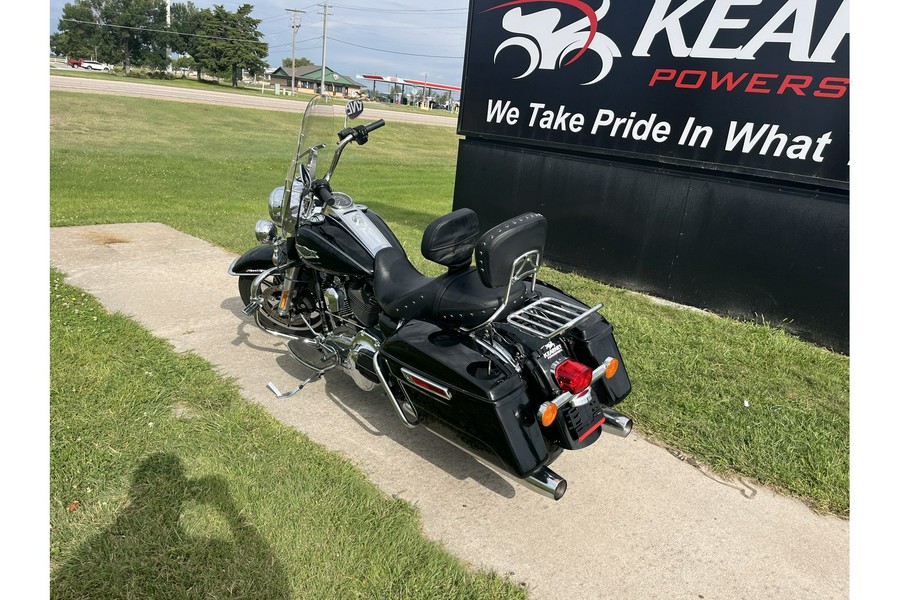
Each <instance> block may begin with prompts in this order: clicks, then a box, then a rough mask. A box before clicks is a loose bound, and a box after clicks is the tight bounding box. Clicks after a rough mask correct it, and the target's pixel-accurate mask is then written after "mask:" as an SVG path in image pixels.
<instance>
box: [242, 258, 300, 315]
mask: <svg viewBox="0 0 900 600" xmlns="http://www.w3.org/2000/svg"><path fill="white" fill-rule="evenodd" d="M299 274H300V267H299V266H293V267H289V268H288V269H287V270H286V271H285V272H284V283H283V284H282V285H281V301H280V302H279V303H278V316H279V317H281V318H283V319H289V318H290V316H291V303H290V302H291V293H292V292H293V291H294V283H296V281H297V276H298V275H299ZM250 293H251V295H252V294H253V289H252V288H251V289H250Z"/></svg>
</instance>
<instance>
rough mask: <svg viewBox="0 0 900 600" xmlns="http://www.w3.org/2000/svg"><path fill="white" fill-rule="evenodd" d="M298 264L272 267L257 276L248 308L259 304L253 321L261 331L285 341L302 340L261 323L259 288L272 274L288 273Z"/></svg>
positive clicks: (251, 290)
mask: <svg viewBox="0 0 900 600" xmlns="http://www.w3.org/2000/svg"><path fill="white" fill-rule="evenodd" d="M298 264H299V263H296V262H294V263H290V264H287V265H281V266H278V267H272V268H271V269H268V270H266V271H263V272H262V273H260V274H259V275H257V276H256V278H254V279H253V283H251V284H250V304H249V305H248V306H252V305H253V304H254V303H256V304H257V307H256V309H254V310H253V320H254V321H255V322H256V326H257V327H259V328H260V329H262V330H263V331H265V332H266V333H269V334H271V335H274V336H276V337H282V338H285V339H288V340H298V339H300V336H297V335H290V334H287V333H282V332H280V331H275V330H274V329H269V328H268V327H266V326H265V325H263V324H262V323H261V322H260V320H259V312H260V307H261V304H260V303H259V300H260V297H259V286H260V285H262V282H263V281H264V280H265V278H266V277H268V276H269V275H271V274H273V273H276V272H278V271H286V270H287V269H289V268H291V267H294V266H296V265H298ZM245 308H246V307H245ZM304 321H305V320H304ZM306 325H307V327H309V323H307V324H306ZM310 331H311V332H313V333H314V332H315V330H314V329H310Z"/></svg>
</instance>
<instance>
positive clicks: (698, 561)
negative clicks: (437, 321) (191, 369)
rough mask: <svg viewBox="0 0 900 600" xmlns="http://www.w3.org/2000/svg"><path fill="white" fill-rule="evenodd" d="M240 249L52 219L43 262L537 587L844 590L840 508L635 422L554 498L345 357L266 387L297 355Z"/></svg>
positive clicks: (480, 556)
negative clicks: (728, 473)
mask: <svg viewBox="0 0 900 600" xmlns="http://www.w3.org/2000/svg"><path fill="white" fill-rule="evenodd" d="M250 226H252V224H249V223H248V227H250ZM233 258H234V255H232V254H231V253H229V252H226V251H224V250H223V249H221V248H218V247H215V246H212V245H210V244H208V243H206V242H204V241H201V240H198V239H196V238H193V237H190V236H188V235H185V234H183V233H180V232H178V231H175V230H173V229H171V228H169V227H167V226H164V225H160V224H156V223H141V224H125V225H98V226H87V227H70V228H57V229H52V230H51V233H50V260H51V263H52V265H53V266H55V267H56V268H58V269H60V270H62V271H63V272H65V273H66V274H67V275H68V281H69V282H70V283H72V284H74V285H76V286H79V287H81V288H83V289H85V290H86V291H88V292H90V293H91V294H93V295H94V296H96V297H97V298H98V299H99V300H100V301H101V302H102V303H103V304H104V305H105V306H107V307H108V308H109V309H110V310H112V311H120V312H122V313H124V314H126V315H130V316H132V317H133V318H134V319H136V320H137V321H139V322H140V323H142V324H143V325H144V326H145V327H147V328H148V329H149V330H150V331H151V332H153V333H154V334H155V335H157V336H159V337H161V338H164V339H167V340H169V341H170V342H171V343H172V344H173V346H174V347H175V349H176V350H178V351H191V352H195V353H197V354H199V355H200V356H202V357H204V358H205V359H207V360H208V361H210V362H211V363H213V364H214V365H216V367H217V368H218V369H219V371H220V372H221V373H222V374H223V375H229V376H232V377H235V378H236V379H237V381H238V382H239V384H240V386H241V388H242V390H243V393H244V394H245V396H246V398H247V399H248V400H249V401H251V402H255V403H258V404H260V405H262V406H263V407H265V409H266V410H268V411H269V412H270V413H271V414H272V415H274V416H275V417H276V418H277V419H279V420H281V421H282V422H284V423H286V424H288V425H290V426H291V427H294V428H296V429H297V430H298V431H301V432H303V433H305V434H306V435H308V436H309V437H310V438H312V439H313V440H315V441H316V442H318V443H320V444H323V445H324V446H326V447H328V448H330V449H332V450H334V451H337V452H340V453H342V454H344V455H345V456H347V457H348V458H350V459H351V460H352V461H354V462H355V463H356V464H357V465H359V466H360V467H361V468H362V469H363V471H365V472H366V473H367V474H368V476H369V477H370V478H371V480H372V481H373V482H374V483H375V484H376V485H378V486H379V487H380V488H381V489H382V490H383V491H384V493H386V494H389V495H395V496H399V497H401V498H403V499H405V500H407V501H409V502H410V503H412V504H413V505H414V506H416V507H417V509H418V510H419V511H420V513H421V515H422V520H423V526H424V531H425V533H426V534H427V535H428V536H430V537H432V538H434V539H437V540H439V541H441V542H443V543H444V544H445V545H446V547H447V548H448V549H449V550H450V551H451V552H453V553H454V554H456V555H457V556H459V557H460V558H462V559H464V560H466V561H468V562H469V563H471V564H472V565H474V566H476V567H479V568H485V569H493V570H496V571H497V572H499V573H503V574H508V575H509V576H510V577H511V578H512V579H513V580H514V581H519V582H523V583H525V584H526V585H527V586H528V588H529V590H530V592H531V596H532V597H533V598H562V597H566V598H572V599H595V598H615V599H632V598H633V599H648V598H661V599H663V598H664V599H667V600H673V599H698V598H706V599H709V598H728V599H731V598H735V599H737V598H746V599H756V598H779V599H794V598H809V599H815V600H822V599H826V598H846V597H847V596H848V593H849V582H848V579H849V557H848V552H849V523H848V522H847V521H845V520H841V519H837V518H833V517H827V516H821V515H817V514H815V513H813V512H812V511H811V510H809V509H808V508H807V507H806V506H805V505H803V504H801V503H800V502H797V501H795V500H792V499H789V498H784V497H782V496H779V495H777V494H775V493H773V492H771V491H769V490H767V489H757V488H755V487H753V486H751V485H749V484H748V483H744V482H741V481H722V480H719V479H718V478H716V477H714V476H711V475H709V474H707V473H704V472H703V471H701V470H699V469H698V468H695V467H693V466H691V465H690V464H688V463H687V462H685V461H683V460H680V459H679V458H678V457H676V456H674V455H673V454H670V453H669V452H668V451H667V450H665V449H663V448H660V447H658V446H656V445H654V444H652V443H650V442H649V441H648V440H646V439H644V438H642V436H641V435H640V433H639V432H637V433H635V434H632V436H631V437H629V438H627V439H620V438H616V437H613V436H603V437H602V438H601V440H600V441H599V442H598V443H597V444H595V445H593V446H591V447H590V448H589V449H587V450H584V451H582V452H569V453H565V454H564V455H563V456H562V457H561V458H560V459H559V460H558V461H557V462H556V463H554V466H553V468H554V470H556V471H557V472H558V473H560V474H561V475H562V476H564V477H565V478H566V479H567V480H568V482H569V491H568V493H567V494H566V496H565V498H564V499H563V500H562V501H560V502H553V501H552V500H549V499H547V498H544V497H543V496H539V495H537V494H535V493H534V492H532V491H530V490H529V489H527V488H525V487H524V486H522V485H521V484H519V483H518V482H517V481H516V480H514V479H511V478H508V477H506V476H502V475H499V474H497V473H495V472H494V471H492V470H490V469H488V468H486V467H485V466H483V465H482V464H480V463H479V462H478V461H476V460H474V459H473V458H471V457H470V456H468V455H467V454H465V453H463V452H461V451H460V450H458V449H457V448H455V447H454V446H452V445H450V444H448V443H447V442H445V441H443V440H441V439H440V438H438V437H435V436H434V435H432V434H430V433H429V432H427V431H425V430H422V429H421V428H419V429H414V430H408V429H406V428H405V427H404V426H403V425H401V424H400V422H399V421H398V419H397V417H396V415H395V414H394V412H393V411H392V409H391V408H390V407H389V405H388V403H387V400H386V398H385V397H384V396H383V394H382V393H381V392H380V391H376V392H370V393H366V392H363V391H361V390H359V389H358V388H357V387H356V386H355V385H354V384H353V383H352V382H351V381H350V379H349V378H348V377H347V376H346V375H344V374H342V373H335V372H331V373H329V374H328V376H326V378H325V379H324V380H321V381H319V382H317V383H315V384H313V385H311V386H309V387H308V388H307V389H305V390H303V391H302V392H301V393H300V394H298V395H296V396H294V397H292V398H289V399H285V400H277V399H275V398H274V397H273V396H272V395H271V394H270V393H269V392H268V391H267V390H266V389H265V385H266V383H267V382H269V381H272V382H274V383H275V384H276V385H277V386H279V387H280V388H281V389H287V388H289V387H291V386H292V385H293V384H294V382H295V378H296V377H298V376H300V375H301V374H302V373H303V370H302V368H301V367H299V365H297V364H296V363H295V361H294V360H293V359H292V358H290V357H289V356H288V355H286V348H285V346H284V343H283V341H281V340H279V339H276V338H273V337H271V336H268V335H266V334H264V333H263V332H261V331H259V330H257V329H256V327H255V326H254V325H253V324H252V323H251V322H250V320H249V319H248V318H246V317H244V316H243V315H242V314H241V312H240V309H241V301H240V299H239V298H238V295H237V282H236V280H235V279H234V278H232V277H229V276H228V275H227V274H226V269H227V268H228V265H229V264H230V262H231V260H232V259H233ZM626 360H627V357H626ZM635 383H636V385H640V382H635ZM661 401H663V399H661ZM626 404H627V401H626ZM626 410H627V409H626ZM637 427H638V428H640V423H638V424H637Z"/></svg>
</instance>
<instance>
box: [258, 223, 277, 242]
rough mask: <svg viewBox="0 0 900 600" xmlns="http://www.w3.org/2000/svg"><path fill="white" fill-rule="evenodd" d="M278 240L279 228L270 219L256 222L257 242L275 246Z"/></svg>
mask: <svg viewBox="0 0 900 600" xmlns="http://www.w3.org/2000/svg"><path fill="white" fill-rule="evenodd" d="M277 238H278V228H277V227H276V226H275V223H273V222H272V221H269V220H268V219H260V220H259V221H257V222H256V241H258V242H259V243H260V244H274V243H275V240H276V239H277Z"/></svg>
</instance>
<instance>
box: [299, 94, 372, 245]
mask: <svg viewBox="0 0 900 600" xmlns="http://www.w3.org/2000/svg"><path fill="white" fill-rule="evenodd" d="M362 113H363V103H362V102H361V101H359V100H352V101H350V102H349V103H347V105H346V106H345V105H344V104H343V103H341V104H336V103H335V102H334V101H333V100H332V99H331V98H330V97H327V96H321V95H318V96H314V97H313V98H312V99H311V100H310V101H309V102H308V103H307V105H306V110H305V111H304V113H303V121H302V122H301V124H300V134H299V136H298V138H297V152H296V153H295V154H294V156H293V158H292V160H291V165H290V167H288V172H287V177H286V178H285V184H284V192H283V200H282V210H283V212H282V214H283V217H282V222H283V223H284V224H285V226H286V229H287V230H288V231H294V230H295V228H296V225H297V222H296V218H295V217H292V215H291V214H290V213H289V211H288V209H287V207H289V206H290V205H291V203H290V199H291V198H296V197H297V195H298V193H299V194H301V195H302V194H303V193H305V192H307V191H308V186H309V184H310V183H312V181H314V180H316V179H326V180H327V179H328V178H329V177H330V173H329V170H330V169H331V168H332V167H333V166H336V165H335V163H334V159H335V153H336V152H337V153H338V157H339V156H340V150H342V147H339V142H340V139H339V138H338V132H340V131H341V130H343V129H345V128H347V127H355V126H358V125H360V124H363V123H364V121H363V120H362V119H361V118H360V117H361V116H362Z"/></svg>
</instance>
